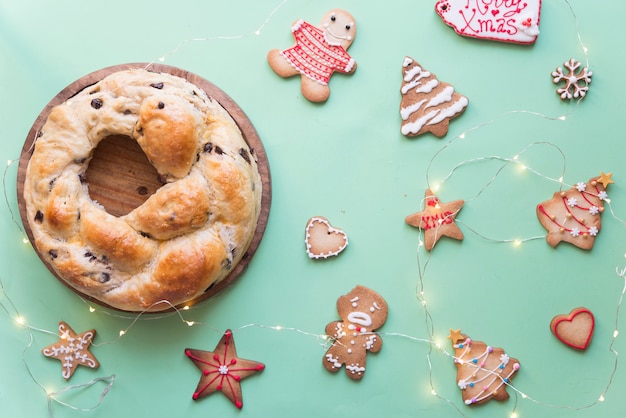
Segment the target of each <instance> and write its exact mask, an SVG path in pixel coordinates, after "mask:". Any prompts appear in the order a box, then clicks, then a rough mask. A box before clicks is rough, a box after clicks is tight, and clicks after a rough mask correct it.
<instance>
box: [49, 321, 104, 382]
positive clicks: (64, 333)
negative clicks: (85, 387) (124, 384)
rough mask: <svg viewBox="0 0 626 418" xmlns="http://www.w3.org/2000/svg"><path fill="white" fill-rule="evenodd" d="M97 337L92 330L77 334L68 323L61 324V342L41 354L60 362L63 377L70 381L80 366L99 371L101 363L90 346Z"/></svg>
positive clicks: (50, 346)
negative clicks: (92, 352) (90, 349)
mask: <svg viewBox="0 0 626 418" xmlns="http://www.w3.org/2000/svg"><path fill="white" fill-rule="evenodd" d="M95 336H96V330H94V329H91V330H89V331H85V332H83V333H80V334H77V333H75V332H74V330H73V329H72V328H71V327H70V326H69V325H67V323H65V322H63V321H61V322H59V341H58V342H57V343H54V344H52V345H49V346H47V347H45V348H44V349H43V350H41V353H42V354H43V355H44V356H46V357H50V358H55V359H57V360H59V361H60V362H61V363H62V365H63V370H62V372H61V375H62V376H63V378H64V379H65V380H68V379H69V378H70V377H72V375H73V374H74V372H75V371H76V368H77V367H78V366H84V367H89V368H91V369H97V368H98V367H100V363H99V362H98V360H97V359H96V357H94V355H93V354H91V351H89V346H90V345H91V343H92V342H93V338H94V337H95Z"/></svg>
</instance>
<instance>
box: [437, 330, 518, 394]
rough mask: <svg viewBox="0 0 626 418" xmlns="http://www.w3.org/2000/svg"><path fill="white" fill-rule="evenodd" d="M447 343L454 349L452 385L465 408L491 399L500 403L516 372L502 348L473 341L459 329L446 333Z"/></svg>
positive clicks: (511, 358) (514, 365) (513, 363)
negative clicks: (455, 370)
mask: <svg viewBox="0 0 626 418" xmlns="http://www.w3.org/2000/svg"><path fill="white" fill-rule="evenodd" d="M448 339H450V340H451V341H452V347H454V365H455V366H456V368H457V375H456V377H457V378H456V381H457V385H458V387H459V389H460V390H461V393H462V396H463V402H465V404H466V405H477V404H481V403H485V402H487V401H489V400H491V399H495V400H498V401H504V400H507V399H508V398H509V394H508V392H507V391H506V388H507V386H508V385H509V384H510V382H511V379H512V378H513V376H514V375H515V374H516V373H517V371H518V370H519V369H520V364H519V361H518V360H517V359H515V358H513V357H509V355H508V354H507V353H506V352H505V351H504V349H502V348H498V347H491V346H489V345H487V344H485V343H484V342H482V341H474V340H472V339H471V338H469V337H468V336H467V335H465V334H462V333H461V330H460V329H457V330H452V329H451V330H450V335H449V336H448Z"/></svg>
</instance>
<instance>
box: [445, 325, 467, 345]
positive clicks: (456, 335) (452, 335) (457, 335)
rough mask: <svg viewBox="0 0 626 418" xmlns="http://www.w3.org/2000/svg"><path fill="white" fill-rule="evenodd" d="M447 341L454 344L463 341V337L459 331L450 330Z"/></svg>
mask: <svg viewBox="0 0 626 418" xmlns="http://www.w3.org/2000/svg"><path fill="white" fill-rule="evenodd" d="M448 339H449V340H452V344H456V342H457V341H459V340H463V339H465V336H463V334H461V329H460V328H459V329H450V335H448Z"/></svg>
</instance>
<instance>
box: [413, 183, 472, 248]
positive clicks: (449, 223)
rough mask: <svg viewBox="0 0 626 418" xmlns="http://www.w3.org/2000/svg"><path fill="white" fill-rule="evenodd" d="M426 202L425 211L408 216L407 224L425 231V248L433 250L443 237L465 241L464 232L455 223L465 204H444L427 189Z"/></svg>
mask: <svg viewBox="0 0 626 418" xmlns="http://www.w3.org/2000/svg"><path fill="white" fill-rule="evenodd" d="M424 202H425V206H424V210H422V211H420V212H416V213H413V214H411V215H409V216H407V217H406V218H405V222H406V223H407V224H409V225H411V226H414V227H416V228H419V229H421V230H423V231H424V247H425V248H426V250H427V251H430V250H432V249H433V247H434V246H435V244H437V241H439V238H441V237H444V236H445V237H450V238H453V239H457V240H462V239H463V232H462V231H461V230H460V229H459V227H458V226H457V225H456V223H455V222H454V219H455V218H456V215H457V214H458V213H459V211H460V210H461V208H462V207H463V204H464V203H465V202H464V201H463V200H454V201H452V202H448V203H443V202H441V201H440V200H439V198H437V196H435V194H434V193H433V192H432V191H430V190H429V189H427V190H426V193H425V194H424Z"/></svg>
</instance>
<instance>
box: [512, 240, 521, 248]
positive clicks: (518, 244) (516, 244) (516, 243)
mask: <svg viewBox="0 0 626 418" xmlns="http://www.w3.org/2000/svg"><path fill="white" fill-rule="evenodd" d="M513 245H514V246H516V247H519V246H520V245H522V240H521V239H514V240H513Z"/></svg>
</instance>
